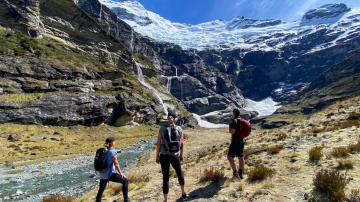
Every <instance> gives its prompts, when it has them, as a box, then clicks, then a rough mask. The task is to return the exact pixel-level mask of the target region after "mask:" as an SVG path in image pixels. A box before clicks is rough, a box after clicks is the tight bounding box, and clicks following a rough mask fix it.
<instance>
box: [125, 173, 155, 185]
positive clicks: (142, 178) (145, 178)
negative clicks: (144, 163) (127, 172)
mask: <svg viewBox="0 0 360 202" xmlns="http://www.w3.org/2000/svg"><path fill="white" fill-rule="evenodd" d="M127 178H128V180H129V183H140V182H149V181H150V177H149V175H131V176H128V177H127Z"/></svg>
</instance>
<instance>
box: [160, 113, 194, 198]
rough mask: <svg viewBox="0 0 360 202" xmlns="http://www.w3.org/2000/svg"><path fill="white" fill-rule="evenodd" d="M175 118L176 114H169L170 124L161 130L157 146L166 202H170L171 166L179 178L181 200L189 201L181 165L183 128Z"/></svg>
mask: <svg viewBox="0 0 360 202" xmlns="http://www.w3.org/2000/svg"><path fill="white" fill-rule="evenodd" d="M175 118H176V116H175V114H173V113H169V114H168V124H167V125H164V126H162V127H161V128H160V130H159V135H158V139H157V146H156V163H160V165H161V171H162V175H163V194H164V202H167V201H168V193H169V171H170V170H169V169H170V164H171V166H172V167H173V168H174V169H175V172H176V175H177V176H178V180H179V184H180V187H181V194H182V195H181V198H182V199H183V200H187V195H186V193H185V180H184V175H183V173H182V170H181V163H180V161H182V160H183V151H184V136H183V132H182V129H181V127H180V126H177V125H175Z"/></svg>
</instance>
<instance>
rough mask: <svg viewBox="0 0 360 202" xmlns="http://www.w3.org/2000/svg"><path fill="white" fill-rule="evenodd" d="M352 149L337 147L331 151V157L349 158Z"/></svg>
mask: <svg viewBox="0 0 360 202" xmlns="http://www.w3.org/2000/svg"><path fill="white" fill-rule="evenodd" d="M349 152H350V149H349V148H347V147H335V148H333V149H332V150H331V155H332V156H333V157H336V158H340V157H347V156H348V155H349Z"/></svg>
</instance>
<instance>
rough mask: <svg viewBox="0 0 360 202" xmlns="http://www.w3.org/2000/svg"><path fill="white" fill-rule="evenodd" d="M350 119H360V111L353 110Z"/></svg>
mask: <svg viewBox="0 0 360 202" xmlns="http://www.w3.org/2000/svg"><path fill="white" fill-rule="evenodd" d="M347 119H348V120H358V121H359V120H360V113H356V112H353V113H351V114H349V117H348V118H347Z"/></svg>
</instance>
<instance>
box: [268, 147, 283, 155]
mask: <svg viewBox="0 0 360 202" xmlns="http://www.w3.org/2000/svg"><path fill="white" fill-rule="evenodd" d="M283 148H284V146H283V145H275V146H274V147H271V148H269V149H268V150H267V151H266V152H267V153H268V154H270V155H273V154H278V153H279V152H280V151H281V150H282V149H283Z"/></svg>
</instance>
